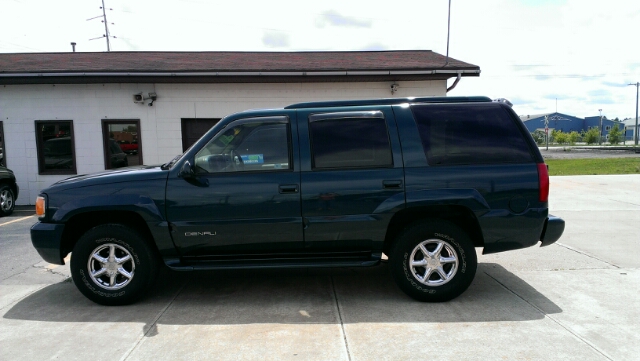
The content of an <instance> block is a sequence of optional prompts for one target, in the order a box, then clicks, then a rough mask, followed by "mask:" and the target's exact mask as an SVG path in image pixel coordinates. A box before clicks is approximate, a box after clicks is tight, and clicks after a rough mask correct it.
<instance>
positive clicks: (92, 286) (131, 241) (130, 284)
mask: <svg viewBox="0 0 640 361" xmlns="http://www.w3.org/2000/svg"><path fill="white" fill-rule="evenodd" d="M110 254H111V255H113V256H114V257H113V259H112V260H109V258H110V257H109V255H110ZM94 255H96V256H95V257H94ZM98 258H102V259H103V260H104V261H106V262H100V261H99V260H98ZM92 270H93V271H99V272H103V273H102V275H100V273H99V272H98V273H93V276H92V272H91V271H92ZM157 270H158V259H157V256H156V253H155V252H154V250H153V249H152V248H151V246H150V245H149V243H148V242H147V241H146V240H145V239H144V238H143V237H142V236H141V235H140V234H139V233H137V232H136V231H134V230H132V229H131V228H129V227H126V226H123V225H120V224H103V225H100V226H97V227H94V228H92V229H90V230H89V231H87V232H86V233H85V234H84V235H82V237H80V239H79V240H78V242H77V243H76V245H75V247H74V248H73V252H72V254H71V277H72V278H73V283H75V285H76V287H78V289H79V290H80V292H82V294H83V295H85V296H86V297H87V298H88V299H90V300H92V301H93V302H95V303H99V304H101V305H107V306H116V305H126V304H130V303H133V302H135V301H137V300H139V299H140V298H141V297H142V296H144V295H145V294H146V293H147V291H148V290H149V288H150V287H151V286H152V285H153V281H154V279H155V277H156V274H157ZM129 276H130V277H129Z"/></svg>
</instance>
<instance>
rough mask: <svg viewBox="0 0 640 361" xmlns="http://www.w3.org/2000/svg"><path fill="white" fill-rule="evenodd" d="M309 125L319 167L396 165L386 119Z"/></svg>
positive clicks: (315, 165) (327, 121)
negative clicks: (392, 155) (392, 156)
mask: <svg viewBox="0 0 640 361" xmlns="http://www.w3.org/2000/svg"><path fill="white" fill-rule="evenodd" d="M312 117H313V116H312ZM309 128H310V132H311V147H312V157H313V167H314V168H316V169H319V168H362V167H388V166H392V165H393V162H392V158H391V147H390V144H389V135H388V133H387V125H386V123H385V120H384V119H383V118H343V119H322V120H317V121H313V120H312V121H310V123H309Z"/></svg>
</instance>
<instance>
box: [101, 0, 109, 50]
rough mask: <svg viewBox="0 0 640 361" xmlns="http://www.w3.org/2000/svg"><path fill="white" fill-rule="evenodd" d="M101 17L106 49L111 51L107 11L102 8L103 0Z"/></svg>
mask: <svg viewBox="0 0 640 361" xmlns="http://www.w3.org/2000/svg"><path fill="white" fill-rule="evenodd" d="M102 19H103V21H102V22H103V23H104V33H105V35H106V36H105V38H107V51H111V45H110V44H109V24H107V13H106V10H105V8H104V0H102Z"/></svg>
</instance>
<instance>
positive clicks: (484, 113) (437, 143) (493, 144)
mask: <svg viewBox="0 0 640 361" xmlns="http://www.w3.org/2000/svg"><path fill="white" fill-rule="evenodd" d="M412 111H413V115H414V117H415V120H416V123H417V125H418V131H419V133H420V138H421V139H422V145H423V147H424V152H425V154H426V155H427V160H428V162H429V164H430V165H435V166H438V165H463V164H494V163H528V162H533V158H532V156H531V152H530V151H529V146H528V145H527V143H526V141H525V139H524V138H523V136H522V132H521V131H520V129H519V128H518V126H517V124H516V123H515V120H514V119H512V118H511V117H510V116H509V114H508V113H507V112H506V111H505V110H504V109H502V107H500V106H496V105H495V104H438V105H427V104H424V105H415V106H413V107H412Z"/></svg>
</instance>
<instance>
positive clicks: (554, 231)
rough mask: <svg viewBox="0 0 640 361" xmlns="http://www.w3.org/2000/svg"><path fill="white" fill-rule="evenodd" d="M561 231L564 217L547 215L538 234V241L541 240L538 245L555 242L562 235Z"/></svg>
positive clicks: (562, 230) (542, 245)
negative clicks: (540, 232)
mask: <svg viewBox="0 0 640 361" xmlns="http://www.w3.org/2000/svg"><path fill="white" fill-rule="evenodd" d="M562 232H564V219H562V218H560V217H556V216H552V215H549V218H547V222H546V223H545V225H544V229H543V230H542V234H541V235H540V241H541V242H542V244H541V245H540V247H544V246H548V245H550V244H553V243H555V242H556V241H557V240H558V239H560V236H562Z"/></svg>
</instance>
